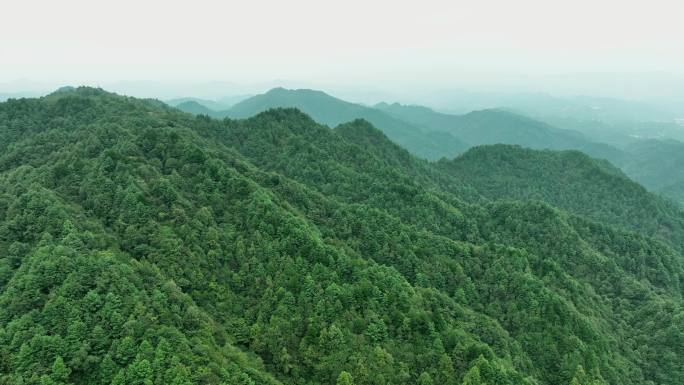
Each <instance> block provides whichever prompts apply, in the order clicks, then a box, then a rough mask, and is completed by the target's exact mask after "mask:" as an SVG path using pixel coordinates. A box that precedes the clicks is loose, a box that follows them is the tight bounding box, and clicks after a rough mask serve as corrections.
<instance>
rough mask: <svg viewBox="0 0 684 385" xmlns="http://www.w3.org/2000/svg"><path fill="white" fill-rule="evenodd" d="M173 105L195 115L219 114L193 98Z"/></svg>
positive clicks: (213, 115)
mask: <svg viewBox="0 0 684 385" xmlns="http://www.w3.org/2000/svg"><path fill="white" fill-rule="evenodd" d="M174 107H176V108H178V109H179V110H181V111H183V112H187V113H190V114H195V115H207V116H212V117H219V116H220V115H221V113H220V112H217V111H215V110H212V109H210V108H208V107H206V106H205V105H203V104H200V103H199V102H196V101H194V100H189V101H185V102H182V103H179V104H177V105H175V106H174Z"/></svg>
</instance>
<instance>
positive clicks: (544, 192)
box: [439, 145, 684, 250]
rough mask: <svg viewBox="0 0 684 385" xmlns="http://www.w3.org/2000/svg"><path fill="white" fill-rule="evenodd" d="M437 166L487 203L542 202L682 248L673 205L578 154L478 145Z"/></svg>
mask: <svg viewBox="0 0 684 385" xmlns="http://www.w3.org/2000/svg"><path fill="white" fill-rule="evenodd" d="M439 166H441V167H442V170H444V171H445V172H447V173H450V174H452V175H453V176H455V177H457V178H461V179H464V180H467V181H468V182H469V183H470V185H471V186H472V187H474V188H475V189H476V190H477V191H478V193H480V194H482V195H483V196H486V197H488V198H490V199H518V200H521V199H524V200H541V201H545V202H548V203H550V204H552V205H554V206H557V207H560V208H563V209H565V210H568V211H570V212H573V213H577V214H580V215H583V216H586V217H588V218H592V219H594V220H597V221H600V222H604V223H610V224H613V225H617V226H623V227H625V228H628V229H631V230H633V231H637V232H640V233H642V234H645V235H649V236H655V237H657V238H660V239H663V240H665V241H668V242H669V243H670V244H672V245H673V246H675V247H676V248H677V249H678V250H683V249H684V238H682V234H684V211H683V210H682V209H681V208H680V207H679V206H677V205H674V204H671V203H669V202H667V201H665V200H663V199H661V198H659V197H657V196H655V195H654V194H652V193H650V192H648V191H647V190H646V189H645V188H644V187H642V186H641V185H639V184H637V183H635V182H633V181H632V180H630V179H629V178H628V177H627V176H625V174H623V173H622V171H620V170H619V169H618V168H616V167H615V166H613V165H611V164H610V163H608V162H607V161H604V160H598V159H592V158H590V157H589V156H587V155H585V154H583V153H581V152H579V151H561V152H557V151H548V150H547V151H537V150H531V149H525V148H522V147H519V146H510V145H494V146H481V147H474V148H472V149H470V150H468V151H467V152H466V153H465V154H463V155H461V156H459V157H457V158H456V159H454V160H450V161H449V160H443V161H440V162H439Z"/></svg>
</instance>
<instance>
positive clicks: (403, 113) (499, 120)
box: [376, 103, 622, 160]
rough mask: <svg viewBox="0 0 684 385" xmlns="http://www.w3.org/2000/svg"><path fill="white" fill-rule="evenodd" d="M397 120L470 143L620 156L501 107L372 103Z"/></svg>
mask: <svg viewBox="0 0 684 385" xmlns="http://www.w3.org/2000/svg"><path fill="white" fill-rule="evenodd" d="M376 108H379V109H381V110H383V111H385V112H387V113H389V114H391V115H392V116H395V117H397V118H398V119H402V120H405V121H407V122H410V123H413V124H416V125H419V126H422V127H427V128H428V129H430V130H433V131H438V132H446V133H449V134H451V135H453V136H455V137H457V138H459V139H460V140H462V141H464V142H466V143H469V144H470V145H472V146H478V145H483V144H498V143H501V144H517V145H521V146H524V147H529V148H534V149H552V150H569V149H574V150H580V151H584V152H586V153H588V154H590V155H592V156H597V157H601V158H607V159H610V160H617V159H620V158H621V156H622V154H621V152H620V151H619V150H617V149H616V148H614V147H611V146H609V145H605V144H600V143H595V142H592V141H590V140H588V139H586V138H585V137H584V135H582V134H580V133H579V132H577V131H570V130H562V129H558V128H555V127H553V126H551V125H549V124H546V123H543V122H541V121H538V120H535V119H531V118H528V117H526V116H522V115H519V114H516V113H513V112H509V111H505V110H501V109H488V110H481V111H473V112H469V113H467V114H464V115H450V114H443V113H439V112H435V111H433V110H431V109H429V108H427V107H422V106H405V105H401V104H398V103H394V104H386V103H381V104H378V105H376Z"/></svg>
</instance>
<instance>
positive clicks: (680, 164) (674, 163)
mask: <svg viewBox="0 0 684 385" xmlns="http://www.w3.org/2000/svg"><path fill="white" fill-rule="evenodd" d="M625 151H626V152H627V153H628V154H629V156H628V157H626V159H625V161H624V162H622V164H621V165H620V166H621V168H622V169H623V170H624V171H625V174H627V175H629V176H630V177H631V178H633V179H634V180H636V181H637V182H639V183H641V184H643V185H644V186H646V187H648V188H649V189H651V190H652V191H656V192H659V193H662V194H663V195H664V196H666V197H668V198H670V199H672V200H675V201H677V202H679V203H684V194H682V187H681V186H683V185H684V143H682V142H679V141H676V140H671V139H670V140H655V139H651V140H639V141H635V142H634V143H632V144H631V145H629V146H628V147H627V148H626V149H625Z"/></svg>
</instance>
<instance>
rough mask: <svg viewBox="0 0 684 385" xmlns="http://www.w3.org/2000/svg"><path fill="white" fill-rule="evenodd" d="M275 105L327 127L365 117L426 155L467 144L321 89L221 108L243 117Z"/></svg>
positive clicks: (281, 92)
mask: <svg viewBox="0 0 684 385" xmlns="http://www.w3.org/2000/svg"><path fill="white" fill-rule="evenodd" d="M276 107H295V108H298V109H300V110H301V111H303V112H304V113H306V114H308V115H310V116H311V117H312V118H314V120H316V121H317V122H319V123H323V124H327V125H329V126H330V127H334V126H337V125H338V124H341V123H345V122H349V121H352V120H354V119H365V120H367V121H369V122H371V123H372V124H373V125H374V126H376V127H377V128H379V129H380V130H382V131H383V132H384V133H385V135H387V136H388V137H389V138H390V139H392V140H393V141H394V142H396V143H398V144H399V145H401V146H403V147H405V148H406V149H408V150H409V151H411V152H412V153H414V154H416V155H418V156H420V157H424V158H428V159H439V158H441V157H443V156H445V157H453V156H455V155H456V154H459V153H460V152H462V151H463V150H465V149H466V148H467V145H466V144H465V143H463V142H462V141H460V140H458V139H456V138H454V137H453V136H451V135H441V136H440V137H438V138H433V137H431V136H429V135H425V134H424V132H423V131H424V130H423V129H422V128H421V127H416V126H414V125H411V124H409V123H406V122H405V121H402V120H400V119H396V118H394V117H392V116H389V115H387V114H385V113H384V112H382V111H379V110H377V109H374V108H370V107H365V106H361V105H359V104H354V103H349V102H345V101H343V100H340V99H337V98H334V97H332V96H330V95H327V94H325V93H323V92H321V91H313V90H286V89H283V88H275V89H272V90H271V91H269V92H267V93H265V94H262V95H257V96H255V97H252V98H250V99H247V100H244V101H242V102H240V103H238V104H236V105H235V106H233V107H232V108H231V109H229V110H227V111H225V112H224V115H226V116H229V117H232V118H247V117H250V116H254V115H256V114H257V113H259V112H263V111H265V110H267V109H269V108H276ZM428 131H429V130H428Z"/></svg>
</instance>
